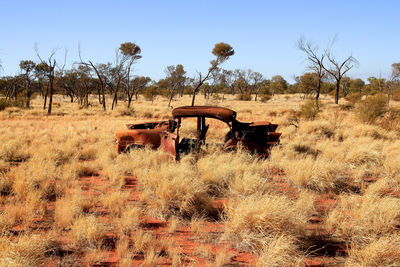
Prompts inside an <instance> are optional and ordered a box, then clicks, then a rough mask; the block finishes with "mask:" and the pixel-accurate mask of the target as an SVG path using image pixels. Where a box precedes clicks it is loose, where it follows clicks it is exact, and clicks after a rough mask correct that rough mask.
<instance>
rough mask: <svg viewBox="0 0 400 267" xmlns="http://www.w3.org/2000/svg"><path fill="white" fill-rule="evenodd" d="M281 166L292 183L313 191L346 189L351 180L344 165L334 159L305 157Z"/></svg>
mask: <svg viewBox="0 0 400 267" xmlns="http://www.w3.org/2000/svg"><path fill="white" fill-rule="evenodd" d="M283 166H285V168H284V170H285V172H286V174H287V176H288V179H289V181H290V182H291V183H293V185H295V186H298V187H303V188H308V189H311V190H315V191H320V192H327V191H335V192H340V191H347V190H348V189H349V186H350V184H351V182H352V179H351V177H350V175H349V173H348V172H347V169H346V166H345V165H343V164H342V163H340V162H338V161H335V160H329V161H328V160H325V159H319V160H314V159H313V158H311V157H307V158H302V159H297V160H295V161H291V162H287V164H286V165H285V163H283Z"/></svg>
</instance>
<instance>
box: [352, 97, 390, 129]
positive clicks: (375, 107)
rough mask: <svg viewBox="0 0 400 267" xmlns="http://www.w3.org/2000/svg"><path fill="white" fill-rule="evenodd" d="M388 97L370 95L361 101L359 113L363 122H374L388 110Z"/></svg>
mask: <svg viewBox="0 0 400 267" xmlns="http://www.w3.org/2000/svg"><path fill="white" fill-rule="evenodd" d="M386 103H387V99H386V97H384V96H381V95H376V96H370V97H368V98H367V99H365V100H363V101H361V103H360V106H359V109H358V115H359V117H360V119H361V120H362V121H363V122H366V123H373V122H375V121H376V119H378V118H379V117H381V116H382V115H383V114H384V113H385V112H386V109H387V107H386Z"/></svg>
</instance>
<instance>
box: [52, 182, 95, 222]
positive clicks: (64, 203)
mask: <svg viewBox="0 0 400 267" xmlns="http://www.w3.org/2000/svg"><path fill="white" fill-rule="evenodd" d="M93 204H94V203H92V202H91V200H90V199H88V198H87V197H85V196H84V194H83V191H82V190H81V189H80V188H74V189H72V190H68V191H67V193H66V196H65V197H64V198H61V199H58V200H57V201H56V205H55V212H54V221H55V224H56V225H57V227H59V228H62V229H68V228H70V227H71V225H72V224H73V223H74V222H75V221H76V219H77V218H78V217H80V216H81V215H82V213H83V212H87V211H88V210H89V208H90V207H92V206H93Z"/></svg>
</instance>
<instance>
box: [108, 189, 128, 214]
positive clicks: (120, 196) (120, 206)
mask: <svg viewBox="0 0 400 267" xmlns="http://www.w3.org/2000/svg"><path fill="white" fill-rule="evenodd" d="M128 198H129V192H120V191H116V192H112V193H110V194H105V195H103V196H102V197H101V203H102V204H103V206H104V207H105V208H106V209H107V210H108V212H109V213H110V215H111V216H113V217H120V216H121V214H122V213H123V212H124V210H125V209H126V206H125V202H126V201H127V200H128Z"/></svg>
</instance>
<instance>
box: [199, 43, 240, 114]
mask: <svg viewBox="0 0 400 267" xmlns="http://www.w3.org/2000/svg"><path fill="white" fill-rule="evenodd" d="M212 53H213V55H214V56H216V57H217V59H215V60H211V62H210V64H211V66H210V68H209V69H208V72H207V74H206V75H204V76H203V75H202V74H201V72H199V73H198V75H199V78H198V79H197V81H196V85H195V87H194V89H193V97H192V106H194V101H195V97H196V94H197V93H198V91H199V90H200V87H201V86H202V85H203V84H204V82H205V81H207V80H208V79H209V78H210V75H211V73H212V72H213V71H214V70H215V69H217V68H218V66H219V65H220V64H222V63H224V62H225V61H226V60H228V59H229V57H230V56H232V55H234V54H235V51H234V50H233V48H232V47H231V46H230V45H229V44H226V43H223V42H221V43H218V44H216V45H215V46H214V49H213V50H212Z"/></svg>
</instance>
